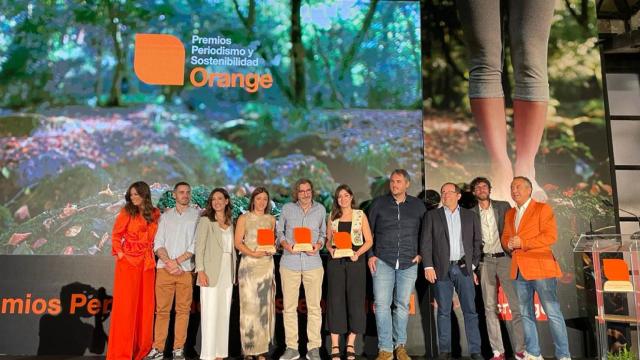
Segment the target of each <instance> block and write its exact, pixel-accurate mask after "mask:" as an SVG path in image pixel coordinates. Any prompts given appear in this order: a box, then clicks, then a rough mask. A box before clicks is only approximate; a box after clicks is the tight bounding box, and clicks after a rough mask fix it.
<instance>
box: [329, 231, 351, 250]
mask: <svg viewBox="0 0 640 360" xmlns="http://www.w3.org/2000/svg"><path fill="white" fill-rule="evenodd" d="M333 243H334V244H335V245H336V248H338V249H351V234H350V233H348V232H344V231H340V232H336V233H334V234H333Z"/></svg>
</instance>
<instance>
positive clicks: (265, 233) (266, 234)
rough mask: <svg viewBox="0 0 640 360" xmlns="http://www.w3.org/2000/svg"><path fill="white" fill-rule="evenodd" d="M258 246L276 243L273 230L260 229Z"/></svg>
mask: <svg viewBox="0 0 640 360" xmlns="http://www.w3.org/2000/svg"><path fill="white" fill-rule="evenodd" d="M257 241H258V245H259V246H268V245H273V244H274V243H275V242H276V236H275V233H274V232H273V229H258V239H257Z"/></svg>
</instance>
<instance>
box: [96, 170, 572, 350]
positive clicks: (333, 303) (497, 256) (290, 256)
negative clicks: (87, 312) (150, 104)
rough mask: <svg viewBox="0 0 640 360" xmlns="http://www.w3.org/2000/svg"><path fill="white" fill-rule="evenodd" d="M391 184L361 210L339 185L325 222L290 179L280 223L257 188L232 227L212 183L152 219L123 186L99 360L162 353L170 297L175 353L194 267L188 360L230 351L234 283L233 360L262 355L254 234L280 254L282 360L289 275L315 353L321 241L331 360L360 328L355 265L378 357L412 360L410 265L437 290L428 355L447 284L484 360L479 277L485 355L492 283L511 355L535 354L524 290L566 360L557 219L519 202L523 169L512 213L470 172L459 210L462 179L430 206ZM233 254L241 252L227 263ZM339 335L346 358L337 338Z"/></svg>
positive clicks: (221, 192)
mask: <svg viewBox="0 0 640 360" xmlns="http://www.w3.org/2000/svg"><path fill="white" fill-rule="evenodd" d="M389 181H390V185H389V190H390V192H389V194H387V195H384V196H381V197H378V198H376V199H374V200H373V202H372V203H371V205H370V207H369V209H368V211H367V214H365V213H364V212H363V211H362V210H358V209H356V206H355V199H354V195H353V192H352V190H351V189H350V188H349V186H348V185H340V186H339V187H338V188H337V189H336V191H335V194H334V201H333V207H332V209H331V212H330V213H329V215H328V219H327V214H326V210H325V208H324V207H323V206H322V205H321V204H319V203H317V202H316V201H314V200H313V195H314V188H313V184H312V182H311V181H310V180H308V179H300V180H298V181H297V182H296V183H295V185H294V187H293V194H292V195H293V202H291V203H288V204H285V205H284V206H283V208H282V212H281V215H280V218H279V220H278V221H276V219H275V218H274V217H273V216H272V215H271V214H270V212H271V199H270V197H269V192H268V191H267V190H266V189H265V188H263V187H257V188H256V189H255V190H254V191H253V192H252V194H251V199H250V202H249V209H248V211H247V212H246V213H244V214H242V215H241V216H240V217H239V218H238V219H237V221H236V222H235V223H234V222H233V221H232V215H231V199H230V196H229V193H228V192H227V190H225V189H223V188H216V189H214V190H213V191H212V192H211V194H210V195H209V198H208V199H207V203H206V208H205V209H204V211H203V212H202V213H200V212H199V211H198V210H197V209H195V208H193V207H191V206H190V199H191V187H190V186H189V184H187V183H185V182H180V183H178V184H176V185H175V187H174V191H173V193H174V196H175V200H176V206H175V208H172V209H168V210H167V211H165V212H164V213H163V214H162V215H161V214H160V211H159V210H158V209H156V208H154V207H153V206H152V203H151V192H150V189H149V186H148V185H147V184H146V183H144V182H136V183H134V184H132V185H131V186H130V187H129V189H128V190H127V193H126V205H125V206H124V207H123V208H122V210H121V211H120V213H119V214H118V216H117V218H116V221H115V224H114V227H113V237H112V240H113V254H114V255H115V256H116V270H115V281H114V291H113V297H114V302H113V309H112V318H111V328H110V334H109V344H108V350H107V359H127V360H129V359H134V360H141V359H143V358H147V359H149V360H160V359H162V358H163V352H164V347H165V342H166V339H167V333H168V325H169V315H170V311H171V308H172V304H173V302H174V300H175V329H174V331H175V335H174V340H173V349H174V350H173V358H174V359H175V360H180V359H184V351H183V348H184V344H185V340H186V332H187V325H188V321H189V312H190V309H191V302H192V293H193V283H194V281H193V277H194V272H195V274H196V281H195V283H196V284H197V285H198V286H200V302H201V326H202V348H201V351H200V358H201V359H207V360H210V359H214V358H215V359H220V358H225V357H227V356H228V342H229V325H230V324H229V323H230V312H231V298H232V292H233V286H234V284H236V283H237V284H238V286H239V302H240V304H239V305H240V334H241V344H242V351H243V355H244V356H245V357H252V358H255V359H266V358H267V357H268V353H269V345H270V343H271V341H272V339H273V336H274V323H275V271H276V269H275V266H274V261H273V257H272V255H273V253H272V252H269V251H263V250H260V247H259V246H258V245H259V244H258V233H259V232H260V231H263V230H261V229H265V230H271V231H273V233H274V234H275V239H276V243H277V246H278V247H279V248H281V249H282V258H281V260H280V263H279V270H278V271H279V272H280V282H281V284H280V285H281V288H282V296H283V320H284V330H285V341H286V349H285V351H284V353H283V354H282V356H281V357H280V359H281V360H296V359H298V358H300V356H301V355H300V352H299V350H298V345H299V344H298V339H299V337H298V314H297V310H298V304H299V299H298V296H299V293H300V285H301V284H302V285H303V286H304V290H305V298H306V308H307V328H306V332H307V339H308V343H307V347H306V348H307V349H308V351H307V353H306V358H307V359H309V360H317V359H320V358H321V355H320V347H321V346H322V338H321V326H322V311H321V307H320V302H321V298H322V283H323V277H324V276H325V268H324V267H323V263H322V260H321V258H320V255H319V251H320V250H321V249H322V248H323V247H326V249H327V251H328V252H329V254H330V255H331V257H330V259H329V260H328V261H327V265H326V277H327V290H328V291H327V294H326V304H327V313H326V326H327V330H328V331H329V333H330V334H331V350H330V356H331V358H332V359H340V358H343V357H344V358H345V359H347V360H355V358H356V351H355V344H354V342H355V340H356V336H357V335H358V334H363V333H364V332H365V329H366V308H365V296H366V276H367V274H366V272H367V268H368V269H369V271H370V272H371V275H372V279H373V297H374V300H375V320H376V327H377V333H378V356H377V359H378V360H392V359H393V358H394V357H395V358H396V359H397V360H410V357H409V355H408V354H407V350H406V349H405V344H406V342H407V322H408V315H409V302H410V296H411V293H412V291H413V289H414V287H415V282H416V279H417V277H418V275H419V274H420V276H422V274H424V276H425V278H426V279H427V280H428V281H429V282H430V283H433V284H434V287H435V300H436V302H437V305H438V310H437V337H438V346H439V354H440V355H439V356H440V358H443V359H447V358H450V357H451V319H450V313H451V307H452V299H453V291H454V289H455V290H456V292H457V294H458V296H459V300H460V305H461V308H462V312H463V315H464V323H465V326H464V328H465V333H466V339H467V342H468V349H469V352H470V354H471V358H472V359H482V358H483V357H482V355H481V354H480V353H481V350H480V345H481V344H480V343H481V340H480V329H479V325H478V315H477V313H476V308H475V291H476V287H475V285H478V284H480V285H481V288H482V297H483V300H484V304H485V313H486V317H487V328H488V329H487V330H488V333H489V339H490V343H491V348H492V350H493V354H494V356H493V359H494V360H503V359H504V358H505V348H504V346H503V341H502V337H501V332H500V324H499V321H498V317H497V313H498V304H497V281H496V279H499V281H500V284H501V285H502V286H503V288H504V290H505V292H506V294H507V296H508V301H509V303H510V309H511V311H512V313H513V327H512V329H513V331H512V333H511V340H512V341H513V343H514V352H515V357H516V359H518V360H520V359H525V358H527V359H542V357H541V353H540V347H539V344H538V334H537V331H536V318H535V311H534V307H533V298H534V291H536V292H537V293H538V295H539V298H540V301H541V303H542V306H543V308H544V310H545V312H546V314H547V316H548V318H549V324H550V328H551V334H552V336H553V341H554V344H555V352H556V357H557V358H558V359H566V358H569V357H570V354H569V346H568V339H567V332H566V327H565V325H564V319H563V315H562V312H561V309H560V305H559V302H558V298H557V293H556V286H557V279H556V278H557V277H559V276H560V275H561V272H560V268H559V266H558V264H557V262H556V260H555V258H554V256H553V253H552V250H551V246H552V245H553V244H554V243H555V242H556V239H557V229H556V222H555V217H554V214H553V211H552V209H551V207H550V206H549V205H547V204H545V203H541V202H537V201H535V200H533V199H532V198H531V193H532V190H533V185H532V183H531V181H530V180H529V179H528V178H526V177H515V178H514V179H513V181H512V182H511V196H512V199H513V201H514V202H515V204H516V207H515V208H511V206H510V204H509V203H507V202H503V201H495V200H492V199H491V198H490V194H491V183H490V182H489V180H488V179H486V178H482V177H479V178H476V179H474V180H473V181H472V182H471V188H472V191H473V194H474V195H475V197H476V198H477V200H478V204H477V205H476V206H475V207H474V208H473V209H465V208H462V207H460V206H459V205H458V201H459V200H460V197H461V189H460V187H459V186H458V185H456V184H454V183H445V184H444V185H442V187H441V189H440V193H441V199H442V206H441V207H439V208H437V209H434V210H431V211H427V209H426V207H425V205H424V203H423V202H422V201H421V200H419V199H418V198H415V197H413V196H410V195H408V194H407V190H408V189H409V186H410V178H409V174H408V173H407V171H405V170H403V169H397V170H394V171H393V172H392V173H391V176H390V178H389ZM301 228H302V229H307V230H306V231H307V233H310V246H308V248H306V249H304V251H300V250H299V248H297V246H296V241H295V240H296V236H297V235H295V234H296V232H298V231H299V229H301ZM344 233H347V234H349V235H350V236H349V237H348V238H350V240H351V250H352V253H349V254H348V255H346V256H338V252H339V251H341V250H344V248H342V247H341V248H340V249H338V248H337V247H336V242H337V234H341V235H344ZM334 240H336V241H334ZM343 243H344V242H343ZM347 246H348V243H347ZM237 253H239V254H240V261H239V266H238V268H237V269H236V256H237ZM156 257H157V262H156ZM392 305H393V310H392ZM154 310H155V325H154ZM343 335H346V344H345V346H344V353H343V352H342V349H343V348H342V347H341V346H340V338H341V336H343Z"/></svg>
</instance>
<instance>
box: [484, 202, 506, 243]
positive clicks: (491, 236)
mask: <svg viewBox="0 0 640 360" xmlns="http://www.w3.org/2000/svg"><path fill="white" fill-rule="evenodd" d="M478 208H479V209H480V224H481V225H482V244H483V247H482V252H483V253H485V254H496V253H500V252H503V250H502V245H501V244H500V233H499V232H498V222H497V221H496V216H495V212H494V211H493V205H492V203H491V202H489V207H488V208H486V209H483V208H482V207H481V206H478Z"/></svg>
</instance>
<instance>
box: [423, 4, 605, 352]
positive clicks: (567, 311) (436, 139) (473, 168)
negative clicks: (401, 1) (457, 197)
mask: <svg viewBox="0 0 640 360" xmlns="http://www.w3.org/2000/svg"><path fill="white" fill-rule="evenodd" d="M467 2H468V1H458V2H455V1H425V2H424V3H423V5H422V13H421V16H422V24H423V26H422V35H423V42H424V43H425V45H426V46H425V47H424V48H423V59H425V61H424V62H423V73H424V74H426V76H425V79H424V81H423V85H424V97H425V99H426V100H425V111H424V118H423V129H424V144H425V149H424V153H425V174H426V180H425V187H426V188H427V189H433V190H436V191H439V190H440V186H441V185H442V184H443V183H444V182H447V181H452V182H455V183H459V184H461V185H462V186H463V188H464V189H465V190H467V191H470V190H471V189H470V188H469V187H468V184H469V183H470V182H471V180H472V179H473V178H474V177H476V176H485V177H488V178H489V179H490V180H491V181H492V183H493V186H494V187H493V189H492V195H493V198H495V199H500V200H509V201H511V199H510V189H509V182H510V179H511V177H512V176H513V175H524V176H528V177H530V178H531V180H532V181H534V185H535V188H534V198H536V199H541V200H543V201H546V202H547V203H548V204H550V205H551V206H552V207H553V209H554V212H555V215H556V221H557V224H558V241H557V243H556V245H555V246H554V254H555V256H556V258H557V260H558V261H559V263H560V267H561V269H562V272H563V276H562V277H561V278H560V279H559V286H558V289H559V298H560V302H561V306H562V311H563V314H564V316H565V318H566V319H567V324H568V325H569V328H570V331H569V335H570V337H571V341H570V343H571V353H572V354H573V355H577V354H580V353H583V351H584V350H585V349H584V347H583V345H584V344H585V343H586V342H588V340H587V339H588V338H590V337H592V336H593V333H594V331H595V330H594V329H593V328H592V327H590V326H591V324H592V319H593V314H594V308H593V307H592V305H590V304H593V303H594V300H592V299H594V298H593V293H592V292H589V291H588V290H585V288H586V289H588V288H589V287H590V286H589V284H591V283H592V280H593V277H592V273H591V272H590V270H589V266H590V265H591V264H590V260H589V259H588V258H583V257H580V256H574V254H573V252H572V250H573V243H574V241H576V240H577V238H578V236H579V235H580V234H581V233H584V232H586V231H589V230H590V229H593V230H596V231H599V232H600V233H613V232H615V227H614V226H613V225H614V224H615V223H614V215H613V211H612V209H611V208H610V207H608V206H607V205H605V202H603V200H609V201H611V200H612V187H611V174H610V167H609V151H608V149H609V144H608V141H609V140H610V139H609V137H608V135H607V130H606V122H605V110H604V101H603V88H602V69H601V63H600V53H599V51H598V46H597V40H598V33H597V26H596V25H597V24H596V9H595V2H594V1H559V0H558V1H555V6H554V9H553V15H552V18H551V19H550V20H551V21H550V34H549V40H548V42H547V43H545V42H544V41H542V44H541V45H539V47H538V49H540V51H534V52H529V53H527V52H524V53H523V52H522V50H521V48H515V47H512V46H511V43H512V42H522V43H523V44H525V45H526V44H527V42H529V43H530V42H535V41H536V39H538V38H540V37H542V38H544V36H541V34H540V33H539V31H537V32H534V33H532V32H531V29H532V28H534V27H532V26H530V25H531V23H532V22H527V19H536V22H538V24H539V22H541V21H542V19H543V18H545V17H547V15H545V14H542V13H536V11H539V10H536V8H544V7H545V6H544V5H543V4H544V3H548V1H540V2H537V1H535V2H526V3H529V4H534V3H535V4H536V5H539V6H531V7H529V8H526V9H525V10H524V11H525V15H524V19H523V17H518V15H517V9H516V8H510V6H513V5H514V4H518V3H519V2H517V1H501V2H500V1H496V2H491V1H489V2H483V4H485V5H486V6H487V7H489V5H488V4H489V3H493V4H496V10H497V11H498V12H499V13H496V15H495V21H491V20H490V19H491V18H492V16H491V14H490V11H489V9H488V8H483V9H482V11H483V13H482V14H479V15H478V17H476V19H479V20H477V21H471V20H464V19H461V17H460V16H459V8H458V7H457V5H460V4H461V3H467ZM522 3H525V2H522ZM582 4H584V5H585V6H581V5H582ZM510 18H511V20H510ZM514 19H515V20H514ZM538 20H539V21H538ZM509 21H515V22H514V23H513V24H512V27H513V29H515V31H513V32H509V26H510V25H509V24H510V23H509ZM472 24H476V25H477V26H476V27H473V26H472ZM465 25H466V26H465ZM490 28H493V29H496V31H497V33H496V34H495V36H493V39H494V40H495V41H496V42H498V43H499V42H502V44H503V47H502V51H500V49H499V48H498V53H497V57H496V62H495V64H497V70H498V71H499V72H501V74H499V75H498V76H499V77H501V78H500V81H501V84H499V85H498V86H500V85H501V87H502V89H503V92H504V95H505V96H504V108H505V109H506V111H504V112H503V114H502V115H500V114H499V112H496V111H493V110H491V111H492V113H491V115H487V114H489V112H488V111H489V110H487V107H482V105H478V106H477V107H476V108H473V107H472V106H471V105H472V104H471V102H470V100H469V98H468V96H469V67H470V65H469V58H470V57H471V56H472V55H473V54H472V53H471V52H472V51H473V49H474V48H477V46H471V44H472V43H473V41H471V40H469V39H472V38H474V39H478V38H482V37H483V36H484V37H485V38H486V37H487V35H486V34H488V33H489V32H490V30H489V29H490ZM538 30H540V29H538ZM465 31H466V32H467V33H466V34H465ZM527 31H529V33H528V32H527ZM540 31H541V30H540ZM474 34H475V35H476V36H473V35H474ZM544 48H547V49H548V55H547V58H546V61H545V59H542V63H543V64H544V63H546V64H547V65H546V66H547V69H548V82H549V86H550V89H549V90H550V98H549V101H548V103H547V104H543V105H542V109H543V111H545V110H546V113H545V114H543V116H535V115H532V114H533V111H532V107H531V106H529V105H530V104H524V106H522V107H520V108H518V105H523V102H522V101H520V104H517V103H518V100H515V99H514V96H513V95H514V89H515V80H514V78H515V72H516V70H515V68H514V62H513V61H512V59H513V58H514V57H516V58H517V57H518V56H523V55H524V57H525V58H526V59H527V60H531V59H532V58H535V57H536V56H540V55H542V56H544V51H543V50H544ZM485 55H486V57H489V56H488V55H487V53H485ZM523 71H525V72H528V74H532V73H534V74H535V73H536V72H534V71H529V70H523ZM538 74H539V73H538ZM494 96H495V95H494ZM527 106H529V107H527ZM517 109H523V111H520V112H517V111H516V110H517ZM483 111H485V112H484V114H485V115H484V116H483V115H482V114H483ZM483 119H484V121H483ZM483 123H486V124H488V125H487V126H485V127H484V128H483V127H482V124H483ZM518 125H519V126H518ZM483 129H484V130H483ZM538 132H539V133H538ZM536 133H538V135H536ZM540 134H541V135H540ZM500 138H502V140H500ZM505 138H506V141H505V140H504V139H505ZM531 147H533V149H536V148H537V155H536V156H535V159H533V157H532V156H529V155H528V154H527V153H535V151H534V152H532V151H530V150H529V151H527V148H529V149H531ZM492 154H493V156H492ZM505 174H506V176H505ZM461 204H462V206H465V207H472V206H475V200H474V198H473V196H472V195H471V194H470V193H469V192H466V193H465V194H464V196H463V198H462V200H461ZM583 269H586V270H583ZM585 286H586V287H585ZM506 305H507V303H506V302H503V303H502V304H501V313H502V315H503V316H510V314H509V311H508V308H507V307H506ZM536 312H537V315H538V319H539V320H540V325H541V326H539V329H541V331H542V332H543V334H545V338H544V341H543V345H544V351H543V355H545V356H553V347H552V346H551V341H550V337H549V333H548V330H547V329H548V326H547V325H546V322H545V321H544V320H543V319H544V317H545V316H544V312H543V309H542V308H541V307H540V306H536ZM589 332H590V333H591V334H589Z"/></svg>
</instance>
